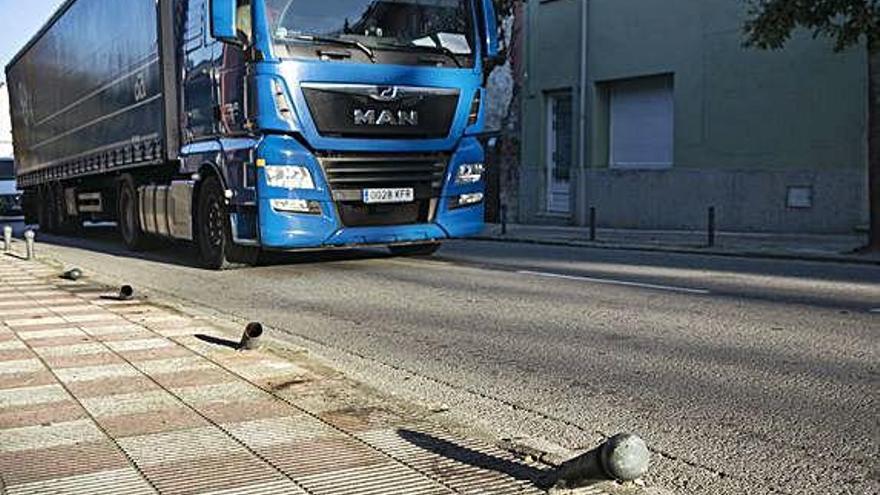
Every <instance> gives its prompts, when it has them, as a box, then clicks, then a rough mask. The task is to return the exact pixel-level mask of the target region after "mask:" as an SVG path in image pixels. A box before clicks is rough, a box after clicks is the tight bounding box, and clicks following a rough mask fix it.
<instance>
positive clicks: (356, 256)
mask: <svg viewBox="0 0 880 495" xmlns="http://www.w3.org/2000/svg"><path fill="white" fill-rule="evenodd" d="M37 242H38V243H42V244H49V245H53V246H59V247H66V248H76V249H84V250H88V251H94V252H97V253H102V254H111V255H113V256H123V257H127V258H133V259H140V260H145V261H153V262H160V263H167V264H172V265H178V266H184V267H189V268H201V267H202V265H201V263H200V262H199V258H198V252H197V248H196V246H195V245H194V244H192V243H188V242H182V241H171V240H164V239H155V240H153V242H152V243H151V244H150V248H149V249H148V250H144V251H130V250H129V249H128V248H126V247H125V245H124V244H123V243H122V239H121V238H120V237H119V234H118V233H117V231H116V227H115V225H112V224H101V225H89V226H86V227H84V228H83V229H82V230H80V231H79V232H78V233H77V234H76V235H70V236H66V235H55V234H46V233H40V232H38V236H37ZM389 257H391V254H390V253H388V252H386V251H384V250H380V249H337V250H330V251H304V252H293V253H285V252H266V253H262V254H261V255H260V262H259V264H258V266H277V265H299V264H320V263H331V262H336V261H357V260H368V259H382V258H389ZM248 268H250V267H243V268H242V269H248Z"/></svg>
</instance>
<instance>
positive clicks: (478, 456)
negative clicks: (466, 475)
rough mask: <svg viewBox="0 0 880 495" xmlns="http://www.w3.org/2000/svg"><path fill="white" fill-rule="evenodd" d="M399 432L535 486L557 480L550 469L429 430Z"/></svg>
mask: <svg viewBox="0 0 880 495" xmlns="http://www.w3.org/2000/svg"><path fill="white" fill-rule="evenodd" d="M397 434H398V436H400V438H402V439H403V440H406V441H407V442H409V443H410V444H412V445H415V446H416V447H419V448H421V449H423V450H426V451H428V452H431V453H433V454H436V455H438V456H441V457H445V458H447V459H451V460H454V461H457V462H460V463H462V464H467V465H470V466H473V467H476V468H479V469H483V470H486V471H495V472H498V473H501V474H505V475H507V476H510V477H511V478H514V479H518V480H523V481H528V482H530V483H531V484H532V485H534V486H536V487H540V488H550V487H552V486H553V485H554V484H555V483H556V481H557V477H556V474H555V473H554V472H553V471H551V470H543V469H539V468H536V467H532V466H528V465H526V464H523V463H519V462H514V461H511V460H508V459H502V458H500V457H496V456H493V455H490V454H487V453H484V452H480V451H477V450H474V449H472V448H469V447H465V446H462V445H458V444H456V443H453V442H450V441H448V440H444V439H442V438H437V437H435V436H433V435H429V434H427V433H422V432H418V431H413V430H406V429H399V430H397Z"/></svg>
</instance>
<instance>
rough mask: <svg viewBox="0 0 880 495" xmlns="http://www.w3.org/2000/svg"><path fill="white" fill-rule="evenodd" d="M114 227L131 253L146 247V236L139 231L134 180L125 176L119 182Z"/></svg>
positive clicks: (138, 212)
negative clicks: (115, 226)
mask: <svg viewBox="0 0 880 495" xmlns="http://www.w3.org/2000/svg"><path fill="white" fill-rule="evenodd" d="M116 197H117V202H116V206H117V209H116V225H117V228H118V229H119V235H120V236H122V241H123V242H124V243H125V246H126V247H128V249H131V250H132V251H140V250H143V249H145V248H146V247H147V236H146V234H145V233H144V231H143V230H141V226H140V222H139V221H138V219H139V218H140V206H139V205H138V200H137V190H136V189H135V187H134V179H133V178H132V177H131V176H130V175H126V176H125V177H123V178H122V180H121V181H119V191H118V193H117V195H116Z"/></svg>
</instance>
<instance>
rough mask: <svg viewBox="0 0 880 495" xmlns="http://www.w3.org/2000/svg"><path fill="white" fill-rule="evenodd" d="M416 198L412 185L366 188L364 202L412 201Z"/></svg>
mask: <svg viewBox="0 0 880 495" xmlns="http://www.w3.org/2000/svg"><path fill="white" fill-rule="evenodd" d="M414 199H415V190H414V189H413V188H411V187H401V188H385V189H364V203H367V204H370V203H410V202H412V201H413V200H414Z"/></svg>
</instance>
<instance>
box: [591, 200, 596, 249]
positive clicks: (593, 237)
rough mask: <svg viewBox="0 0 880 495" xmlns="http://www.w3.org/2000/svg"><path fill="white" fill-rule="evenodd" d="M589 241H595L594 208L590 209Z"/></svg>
mask: <svg viewBox="0 0 880 495" xmlns="http://www.w3.org/2000/svg"><path fill="white" fill-rule="evenodd" d="M590 240H591V241H595V240H596V207H595V206H591V207H590Z"/></svg>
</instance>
